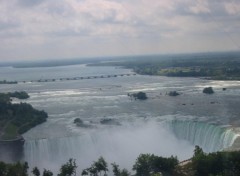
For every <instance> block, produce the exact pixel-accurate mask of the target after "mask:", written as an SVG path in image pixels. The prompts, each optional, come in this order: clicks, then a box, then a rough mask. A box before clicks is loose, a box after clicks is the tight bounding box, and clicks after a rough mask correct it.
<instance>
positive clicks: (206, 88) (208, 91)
mask: <svg viewBox="0 0 240 176" xmlns="http://www.w3.org/2000/svg"><path fill="white" fill-rule="evenodd" d="M203 93H205V94H213V93H214V91H213V88H212V87H205V88H204V89H203Z"/></svg>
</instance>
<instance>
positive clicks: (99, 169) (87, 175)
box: [0, 146, 240, 176]
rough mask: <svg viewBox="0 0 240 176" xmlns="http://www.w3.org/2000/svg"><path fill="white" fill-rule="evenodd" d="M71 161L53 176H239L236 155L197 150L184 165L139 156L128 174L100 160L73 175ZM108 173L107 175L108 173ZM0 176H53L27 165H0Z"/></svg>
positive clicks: (74, 169) (238, 153)
mask: <svg viewBox="0 0 240 176" xmlns="http://www.w3.org/2000/svg"><path fill="white" fill-rule="evenodd" d="M77 167H78V166H77V165H76V162H75V160H74V159H70V160H69V161H68V162H67V163H66V164H64V165H62V166H61V167H60V169H59V173H58V174H57V176H101V175H104V176H108V175H113V176H239V175H240V151H233V152H226V151H225V152H215V153H209V154H206V153H204V152H203V151H202V149H201V148H200V147H198V146H196V147H195V150H194V155H193V157H192V158H191V159H190V160H188V161H187V162H186V163H185V164H183V163H179V162H178V159H177V158H176V157H169V158H164V157H160V156H156V155H153V154H140V155H139V156H138V158H137V159H136V161H135V163H134V165H133V167H132V171H133V172H134V173H131V172H130V171H128V170H127V169H121V168H119V165H118V164H116V163H111V164H110V165H109V164H108V163H107V162H106V161H105V159H104V158H103V157H100V158H99V159H98V160H97V161H94V162H93V163H92V165H91V166H90V167H88V168H86V169H83V170H82V171H81V172H79V173H78V172H77ZM110 170H111V172H110ZM0 175H1V176H32V175H33V176H53V172H52V171H50V170H47V169H44V170H43V172H42V173H41V172H40V170H39V169H38V168H37V167H34V168H33V169H32V170H29V167H28V163H26V162H25V163H15V164H6V163H4V162H0Z"/></svg>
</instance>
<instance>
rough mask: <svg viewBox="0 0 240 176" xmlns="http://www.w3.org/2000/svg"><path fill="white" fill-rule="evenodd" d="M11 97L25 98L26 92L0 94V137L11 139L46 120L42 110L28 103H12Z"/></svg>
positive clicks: (26, 96) (45, 114)
mask: <svg viewBox="0 0 240 176" xmlns="http://www.w3.org/2000/svg"><path fill="white" fill-rule="evenodd" d="M11 97H16V98H19V99H26V98H28V97H29V95H28V94H27V93H26V92H14V93H6V94H5V93H1V94H0V134H1V135H0V139H2V140H3V139H4V140H12V139H16V138H18V137H19V136H20V135H21V134H23V133H25V132H26V131H28V130H29V129H31V128H33V127H35V126H36V125H38V124H41V123H43V122H45V121H46V119H47V117H48V115H47V113H46V112H44V111H39V110H36V109H34V108H33V107H32V106H31V105H30V104H27V103H19V104H15V103H14V104H12V103H11Z"/></svg>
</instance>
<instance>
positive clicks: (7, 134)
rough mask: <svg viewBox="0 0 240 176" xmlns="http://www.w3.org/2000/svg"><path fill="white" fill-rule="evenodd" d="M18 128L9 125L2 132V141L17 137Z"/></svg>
mask: <svg viewBox="0 0 240 176" xmlns="http://www.w3.org/2000/svg"><path fill="white" fill-rule="evenodd" d="M17 131H18V128H17V127H16V126H15V125H13V124H12V123H9V124H8V125H7V126H6V127H5V130H4V133H3V134H4V135H3V136H2V139H3V140H9V139H14V138H16V136H18V132H17Z"/></svg>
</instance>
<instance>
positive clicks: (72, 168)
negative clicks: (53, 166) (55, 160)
mask: <svg viewBox="0 0 240 176" xmlns="http://www.w3.org/2000/svg"><path fill="white" fill-rule="evenodd" d="M76 169H77V165H76V161H75V160H73V159H69V161H68V162H67V163H66V164H64V165H62V166H61V168H60V174H58V176H75V175H76Z"/></svg>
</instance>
